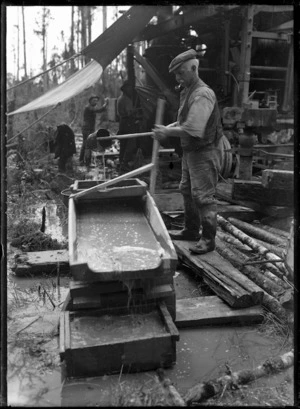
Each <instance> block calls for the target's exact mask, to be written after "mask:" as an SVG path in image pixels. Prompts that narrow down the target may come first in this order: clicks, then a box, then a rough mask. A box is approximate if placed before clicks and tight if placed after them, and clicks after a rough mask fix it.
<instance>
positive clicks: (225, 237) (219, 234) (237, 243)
mask: <svg viewBox="0 0 300 409" xmlns="http://www.w3.org/2000/svg"><path fill="white" fill-rule="evenodd" d="M217 237H219V238H220V239H221V240H223V241H226V242H227V243H230V244H233V245H234V246H235V247H237V248H238V249H239V250H241V251H246V252H249V251H253V249H252V248H251V247H249V246H247V245H246V244H243V243H242V242H241V241H240V240H238V239H237V238H235V237H233V236H231V234H228V233H225V232H223V231H220V230H218V231H217Z"/></svg>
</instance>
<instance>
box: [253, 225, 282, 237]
mask: <svg viewBox="0 0 300 409" xmlns="http://www.w3.org/2000/svg"><path fill="white" fill-rule="evenodd" d="M259 227H260V228H261V229H263V230H266V231H269V232H270V233H273V234H276V235H277V236H280V237H283V238H285V239H287V238H288V237H289V234H288V232H286V231H284V230H280V229H276V227H271V226H267V225H266V224H260V225H259Z"/></svg>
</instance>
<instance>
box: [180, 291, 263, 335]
mask: <svg viewBox="0 0 300 409" xmlns="http://www.w3.org/2000/svg"><path fill="white" fill-rule="evenodd" d="M262 320H263V310H262V307H261V306H253V307H248V308H241V309H232V308H230V307H229V306H228V305H227V304H226V303H225V302H224V301H222V300H221V299H220V298H219V297H218V296H215V295H212V296H208V297H195V298H184V299H181V300H177V301H176V321H175V324H176V326H177V328H186V327H195V326H205V325H224V324H242V325H246V324H253V323H258V322H261V321H262Z"/></svg>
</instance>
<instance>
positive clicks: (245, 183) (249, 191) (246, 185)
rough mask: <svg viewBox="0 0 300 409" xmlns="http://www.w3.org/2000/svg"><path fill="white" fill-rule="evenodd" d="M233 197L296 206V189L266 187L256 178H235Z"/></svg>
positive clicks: (266, 203)
mask: <svg viewBox="0 0 300 409" xmlns="http://www.w3.org/2000/svg"><path fill="white" fill-rule="evenodd" d="M232 198H233V199H238V200H252V201H254V202H258V203H260V204H264V205H273V206H288V207H293V206H294V189H290V190H289V189H266V188H264V187H263V185H262V184H261V182H259V181H254V180H236V179H235V180H234V183H233V189H232Z"/></svg>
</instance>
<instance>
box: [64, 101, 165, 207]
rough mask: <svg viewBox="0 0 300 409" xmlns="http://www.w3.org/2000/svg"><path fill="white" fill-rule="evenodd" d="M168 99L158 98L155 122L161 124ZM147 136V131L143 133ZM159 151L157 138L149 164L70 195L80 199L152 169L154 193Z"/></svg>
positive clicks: (151, 181)
mask: <svg viewBox="0 0 300 409" xmlns="http://www.w3.org/2000/svg"><path fill="white" fill-rule="evenodd" d="M165 103H166V101H165V100H164V99H160V98H159V99H158V100H157V108H156V118H155V124H156V125H160V124H161V123H162V120H163V114H164V107H165ZM148 134H150V135H153V132H149V133H148V132H147V135H148ZM129 135H130V137H133V136H132V135H135V137H138V136H140V135H139V134H129ZM120 136H123V137H124V136H128V135H120ZM143 136H145V133H144V134H143ZM105 138H107V137H102V138H101V139H103V140H104V139H105ZM109 138H111V137H109ZM112 139H116V138H115V137H112ZM158 151H159V143H158V141H157V140H154V141H153V149H152V161H151V163H148V164H147V165H144V166H142V167H140V168H138V169H134V170H132V171H130V172H128V173H124V174H123V175H121V176H118V177H116V178H114V179H110V180H107V181H106V182H104V183H101V184H100V185H96V186H93V187H91V188H89V189H86V190H83V191H81V192H78V193H75V194H74V195H70V198H72V199H74V200H76V199H79V198H80V197H82V196H85V195H86V194H88V193H90V192H95V191H98V190H103V189H105V188H107V187H108V186H112V185H114V184H115V183H118V182H120V181H122V180H125V179H130V178H132V177H134V176H137V175H140V174H142V173H145V172H148V171H149V170H151V175H150V193H151V194H153V193H154V190H155V181H156V174H157V169H156V168H157V156H158Z"/></svg>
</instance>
